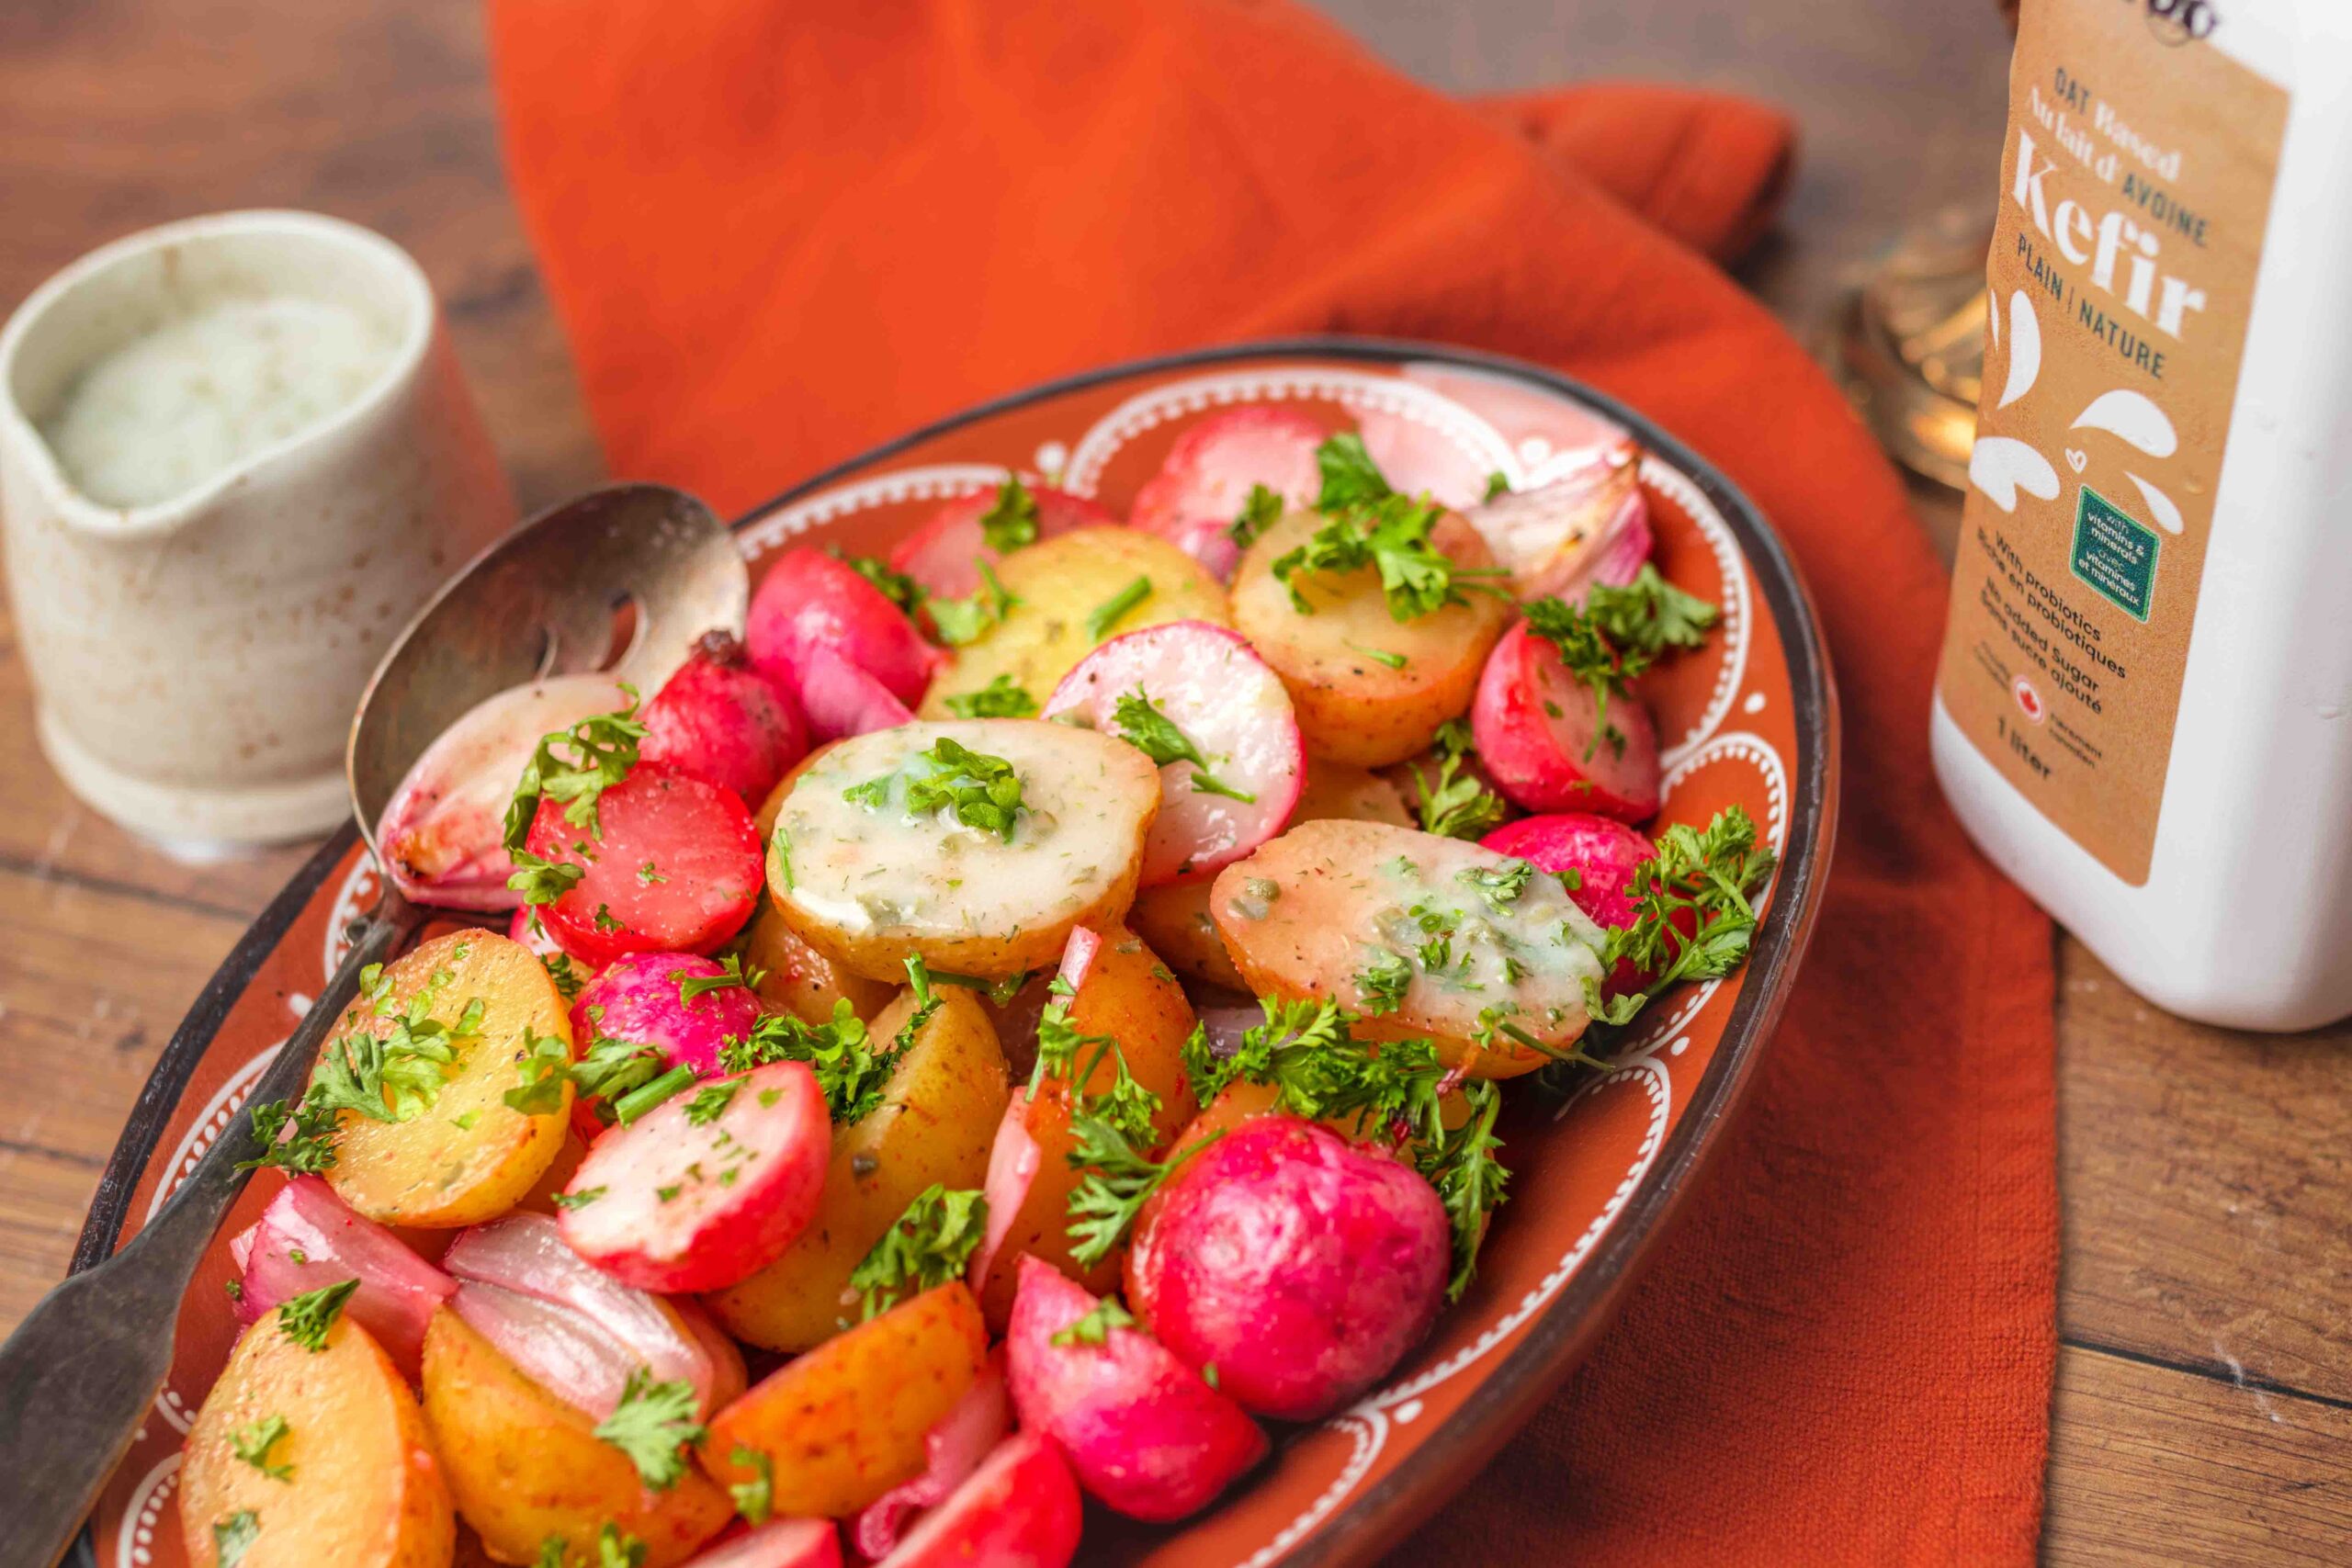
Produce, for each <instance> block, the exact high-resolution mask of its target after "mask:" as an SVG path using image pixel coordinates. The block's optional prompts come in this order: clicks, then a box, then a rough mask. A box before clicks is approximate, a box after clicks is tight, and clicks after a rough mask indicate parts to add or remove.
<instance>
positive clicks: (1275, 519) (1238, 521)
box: [1225, 485, 1288, 550]
mask: <svg viewBox="0 0 2352 1568" xmlns="http://www.w3.org/2000/svg"><path fill="white" fill-rule="evenodd" d="M1286 510H1288V506H1287V503H1285V502H1283V497H1282V492H1281V491H1274V490H1269V489H1268V488H1266V487H1265V486H1264V485H1251V486H1250V499H1249V500H1247V501H1245V502H1242V503H1241V515H1239V516H1238V517H1236V518H1235V519H1234V520H1233V523H1232V525H1230V526H1229V527H1227V529H1226V531H1225V536H1226V537H1227V538H1228V539H1231V540H1232V541H1233V542H1234V543H1235V544H1237V545H1238V546H1240V547H1242V548H1243V549H1245V550H1246V549H1248V548H1249V547H1250V546H1252V545H1254V544H1256V543H1257V542H1258V536H1259V535H1261V534H1262V533H1264V532H1265V531H1266V530H1267V529H1269V528H1271V527H1272V526H1273V525H1275V524H1277V523H1279V522H1281V521H1282V515H1283V512H1285V511H1286Z"/></svg>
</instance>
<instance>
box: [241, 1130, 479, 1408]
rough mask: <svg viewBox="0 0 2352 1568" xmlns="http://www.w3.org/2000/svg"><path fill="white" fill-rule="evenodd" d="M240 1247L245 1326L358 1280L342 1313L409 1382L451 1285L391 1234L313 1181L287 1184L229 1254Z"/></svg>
mask: <svg viewBox="0 0 2352 1568" xmlns="http://www.w3.org/2000/svg"><path fill="white" fill-rule="evenodd" d="M240 1244H243V1247H244V1252H243V1265H242V1266H243V1269H244V1278H243V1282H242V1284H241V1286H240V1289H241V1291H242V1292H243V1294H242V1296H241V1297H240V1299H239V1301H238V1303H237V1315H238V1316H239V1317H240V1318H242V1319H243V1321H245V1322H247V1323H252V1322H254V1321H255V1320H257V1319H258V1318H260V1317H261V1315H262V1314H264V1313H266V1312H268V1311H270V1310H271V1309H272V1308H274V1307H276V1306H277V1305H278V1304H279V1303H282V1302H286V1301H288V1300H290V1299H292V1298H293V1297H295V1296H299V1295H300V1294H302V1293H303V1292H306V1291H315V1290H318V1289H320V1288H321V1287H322V1286H326V1285H333V1284H338V1283H340V1282H342V1281H343V1280H358V1281H359V1289H358V1290H357V1291H356V1292H353V1293H352V1297H351V1300H350V1302H349V1303H348V1304H346V1305H345V1308H344V1311H345V1312H346V1313H347V1314H350V1317H351V1320H352V1321H353V1322H354V1323H356V1324H358V1325H360V1326H361V1327H362V1328H365V1329H366V1330H367V1331H368V1333H369V1334H370V1335H371V1336H373V1337H374V1338H375V1340H376V1342H377V1343H378V1344H379V1345H381V1346H382V1347H383V1348H384V1351H385V1354H387V1355H389V1356H390V1357H391V1359H392V1362H393V1364H394V1365H395V1366H397V1367H399V1368H400V1369H401V1372H402V1374H404V1375H405V1376H407V1377H408V1378H409V1379H410V1380H411V1381H414V1379H415V1377H416V1375H417V1368H418V1365H419V1362H420V1361H421V1359H422V1358H423V1355H424V1327H425V1325H426V1324H427V1323H429V1322H431V1321H432V1318H433V1309H434V1308H435V1307H437V1306H439V1305H440V1304H441V1303H443V1302H445V1301H447V1299H448V1298H449V1293H450V1292H452V1291H455V1290H456V1289H457V1288H458V1285H457V1281H456V1280H452V1279H450V1278H449V1276H448V1275H447V1274H445V1273H443V1272H442V1271H441V1270H440V1269H435V1267H433V1265H432V1264H430V1263H427V1262H426V1261H425V1260H424V1258H419V1257H418V1256H417V1255H416V1254H415V1253H413V1252H412V1251H410V1250H409V1248H408V1247H407V1246H406V1244H404V1243H403V1242H401V1239H400V1238H399V1237H398V1236H396V1235H393V1234H392V1233H391V1232H390V1231H389V1230H386V1229H385V1228H384V1227H383V1226H382V1225H379V1224H377V1223H376V1222H375V1221H373V1220H370V1219H367V1218H364V1217H362V1216H361V1215H359V1214H356V1213H353V1212H352V1211H351V1209H350V1208H349V1207H348V1206H347V1205H345V1202H344V1201H343V1200H342V1199H341V1198H338V1197H336V1196H335V1192H334V1188H332V1187H330V1186H328V1185H327V1184H326V1182H325V1181H324V1180H322V1179H320V1178H318V1177H315V1176H298V1177H296V1178H294V1179H293V1180H291V1181H288V1183H287V1184H286V1186H285V1188H284V1189H283V1190H281V1191H279V1193H278V1194H277V1197H276V1198H274V1199H272V1200H271V1201H270V1205H269V1207H268V1208H266V1209H265V1210H263V1211H262V1216H261V1219H260V1220H259V1221H258V1222H257V1223H256V1224H254V1227H253V1229H252V1230H250V1231H248V1232H246V1233H245V1235H242V1236H240V1237H238V1238H237V1240H236V1241H232V1242H231V1243H230V1244H229V1247H230V1253H231V1256H232V1257H234V1256H237V1248H238V1247H239V1245H240Z"/></svg>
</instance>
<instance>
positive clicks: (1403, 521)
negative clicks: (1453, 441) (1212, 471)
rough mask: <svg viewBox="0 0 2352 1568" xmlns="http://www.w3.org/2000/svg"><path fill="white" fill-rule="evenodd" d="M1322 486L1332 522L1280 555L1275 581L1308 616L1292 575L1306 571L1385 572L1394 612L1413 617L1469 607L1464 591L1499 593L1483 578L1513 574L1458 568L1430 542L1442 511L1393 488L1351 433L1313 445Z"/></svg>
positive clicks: (1383, 586) (1322, 506)
mask: <svg viewBox="0 0 2352 1568" xmlns="http://www.w3.org/2000/svg"><path fill="white" fill-rule="evenodd" d="M1315 461H1316V465H1317V467H1318V468H1320V469H1321V470H1322V474H1323V488H1322V491H1321V492H1320V493H1319V494H1318V495H1317V497H1316V501H1315V509H1316V510H1317V512H1320V513H1323V514H1324V515H1325V516H1326V517H1328V518H1329V522H1327V523H1325V524H1324V525H1322V526H1321V527H1319V528H1317V529H1316V531H1315V532H1314V534H1313V535H1312V536H1309V537H1308V539H1307V541H1306V543H1305V544H1303V545H1300V546H1299V547H1296V548H1295V549H1292V550H1289V551H1286V552H1284V553H1283V555H1281V556H1278V557H1276V558H1275V559H1274V562H1273V566H1272V570H1273V574H1274V578H1275V580H1276V581H1279V582H1281V583H1282V584H1283V586H1284V587H1286V588H1288V589H1289V590H1290V601H1291V607H1292V608H1294V609H1295V610H1296V611H1297V612H1298V613H1299V614H1300V615H1313V614H1314V613H1315V606H1314V604H1311V603H1310V602H1309V601H1308V600H1307V598H1306V595H1305V594H1304V593H1302V592H1299V588H1298V584H1297V583H1295V582H1294V581H1292V578H1293V577H1294V576H1295V574H1297V573H1299V572H1301V571H1309V572H1347V571H1360V570H1364V569H1366V568H1370V569H1372V570H1374V571H1376V572H1377V573H1378V574H1379V576H1380V590H1381V592H1382V593H1383V595H1385V597H1386V599H1387V601H1388V614H1389V616H1390V617H1391V618H1392V619H1394V620H1397V621H1410V620H1415V619H1418V618H1419V617H1420V616H1423V615H1434V614H1436V613H1437V612H1438V611H1439V610H1442V609H1443V608H1444V607H1445V606H1446V605H1448V604H1466V603H1468V601H1467V600H1466V599H1465V598H1464V593H1463V590H1464V588H1465V587H1475V588H1477V589H1479V590H1481V591H1482V592H1500V591H1499V590H1498V589H1496V588H1495V587H1494V586H1493V585H1492V584H1491V583H1488V582H1486V581H1482V580H1484V579H1487V578H1497V577H1503V576H1506V575H1508V574H1507V573H1505V572H1504V571H1503V570H1501V569H1499V568H1492V567H1479V568H1472V567H1463V566H1457V565H1456V564H1455V563H1454V561H1453V558H1451V557H1449V556H1447V555H1446V554H1445V552H1443V551H1442V550H1440V549H1439V548H1438V547H1436V546H1435V545H1434V544H1432V543H1430V531H1431V530H1432V529H1434V528H1435V527H1436V526H1437V523H1438V519H1439V518H1441V517H1442V516H1443V515H1444V514H1445V513H1444V509H1443V508H1442V507H1440V506H1438V505H1437V504H1436V503H1435V502H1431V501H1430V500H1429V498H1428V497H1426V496H1424V497H1421V498H1420V499H1419V500H1416V499H1414V498H1413V497H1411V496H1407V495H1400V494H1398V493H1397V491H1395V490H1393V489H1392V488H1390V486H1389V483H1388V479H1387V477H1386V476H1385V475H1384V474H1382V473H1381V471H1380V468H1379V465H1377V464H1375V463H1374V461H1373V460H1372V455H1371V454H1370V453H1368V452H1366V451H1365V450H1364V445H1363V436H1361V435H1358V434H1354V433H1353V432H1346V433H1342V434H1338V435H1334V436H1331V437H1329V439H1327V440H1326V441H1324V443H1323V444H1322V445H1321V446H1317V448H1316V449H1315Z"/></svg>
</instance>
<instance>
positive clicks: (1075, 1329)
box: [1046, 1296, 1136, 1346]
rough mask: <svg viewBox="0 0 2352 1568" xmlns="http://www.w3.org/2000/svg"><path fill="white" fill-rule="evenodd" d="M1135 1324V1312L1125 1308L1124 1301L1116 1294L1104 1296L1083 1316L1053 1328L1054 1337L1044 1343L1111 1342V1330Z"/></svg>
mask: <svg viewBox="0 0 2352 1568" xmlns="http://www.w3.org/2000/svg"><path fill="white" fill-rule="evenodd" d="M1135 1325H1136V1314H1133V1313H1131V1312H1129V1311H1128V1310H1127V1303H1125V1302H1123V1301H1121V1300H1120V1299H1119V1298H1118V1297H1116V1296H1104V1297H1103V1299H1102V1300H1101V1301H1099V1302H1097V1303H1094V1307H1093V1310H1092V1311H1091V1312H1089V1313H1087V1314H1086V1315H1085V1316H1083V1317H1080V1318H1078V1319H1076V1320H1074V1321H1073V1322H1071V1323H1070V1325H1069V1326H1068V1327H1066V1328H1059V1329H1057V1330H1055V1331H1054V1337H1052V1338H1051V1339H1048V1340H1047V1341H1046V1343H1047V1344H1049V1345H1058V1346H1069V1345H1107V1344H1109V1343H1110V1342H1111V1330H1113V1329H1114V1328H1133V1327H1134V1326H1135Z"/></svg>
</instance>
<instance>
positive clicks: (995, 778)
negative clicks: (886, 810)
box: [842, 735, 1028, 844]
mask: <svg viewBox="0 0 2352 1568" xmlns="http://www.w3.org/2000/svg"><path fill="white" fill-rule="evenodd" d="M914 761H917V762H921V763H924V764H927V765H928V766H927V767H925V768H922V769H916V768H912V767H901V768H900V769H899V772H898V773H885V774H883V775H882V776H881V777H879V778H873V779H868V780H866V781H865V783H864V784H852V785H850V786H849V787H848V788H847V789H845V790H843V791H842V799H843V800H846V801H848V802H849V803H850V804H851V805H853V806H863V807H865V808H866V809H867V810H869V811H879V810H881V809H882V808H883V807H886V806H888V804H889V802H890V788H891V785H892V784H893V783H895V782H896V781H898V780H899V779H901V778H903V779H904V780H905V781H906V810H907V813H908V815H909V816H921V815H922V814H923V813H925V812H931V811H945V812H948V813H951V814H952V815H953V816H954V817H955V818H956V820H957V821H959V822H961V823H963V824H964V825H965V826H967V827H970V828H979V829H985V830H986V831H989V832H991V833H996V834H998V835H1000V836H1001V837H1002V838H1003V840H1004V841H1005V842H1006V843H1008V844H1009V843H1011V842H1012V829H1013V824H1014V823H1015V822H1016V821H1017V820H1018V819H1019V818H1020V816H1021V814H1022V813H1023V811H1026V810H1027V809H1028V807H1027V806H1026V805H1025V804H1024V803H1023V800H1022V798H1021V775H1020V774H1019V773H1015V772H1014V771H1013V767H1012V763H1011V762H1008V761H1005V760H1004V759H1003V758H1002V757H992V756H989V754H988V753H987V752H985V751H975V750H972V749H971V748H969V747H967V746H966V745H964V744H962V743H961V742H959V741H957V740H956V739H955V738H954V737H952V736H946V735H943V736H941V737H940V738H939V739H937V740H934V741H933V742H932V744H931V745H930V747H929V748H927V749H926V750H922V751H920V752H918V753H916V756H915V759H914Z"/></svg>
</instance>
